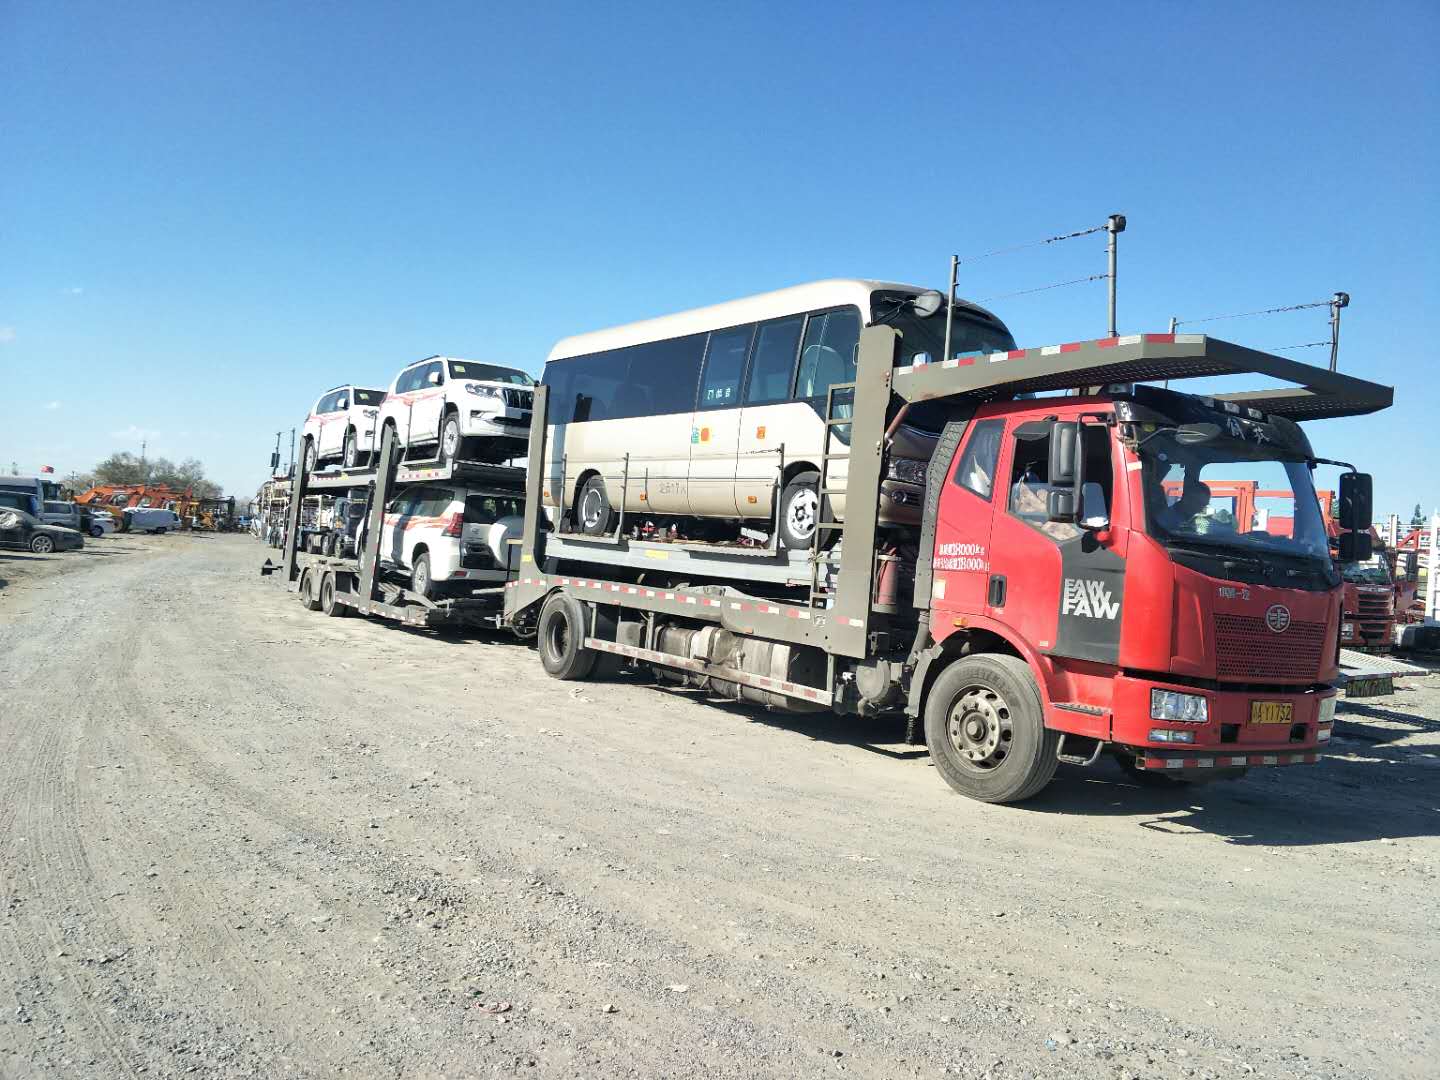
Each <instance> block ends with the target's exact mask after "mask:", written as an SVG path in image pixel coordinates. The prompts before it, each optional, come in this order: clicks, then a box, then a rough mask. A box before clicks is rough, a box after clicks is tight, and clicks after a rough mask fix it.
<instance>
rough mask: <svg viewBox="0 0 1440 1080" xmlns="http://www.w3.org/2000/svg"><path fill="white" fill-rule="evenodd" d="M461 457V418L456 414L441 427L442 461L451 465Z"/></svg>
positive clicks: (452, 414)
mask: <svg viewBox="0 0 1440 1080" xmlns="http://www.w3.org/2000/svg"><path fill="white" fill-rule="evenodd" d="M459 456H460V418H459V417H458V416H456V415H455V414H454V413H451V414H450V415H449V416H447V417H445V423H444V424H442V425H441V427H440V460H441V462H442V463H444V464H446V465H449V464H450V463H451V462H453V461H454V460H455V459H456V458H457V457H459Z"/></svg>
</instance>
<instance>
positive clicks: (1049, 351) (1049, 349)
mask: <svg viewBox="0 0 1440 1080" xmlns="http://www.w3.org/2000/svg"><path fill="white" fill-rule="evenodd" d="M1040 355H1041V356H1059V355H1060V346H1059V345H1046V346H1045V347H1044V348H1043V349H1041V350H1040Z"/></svg>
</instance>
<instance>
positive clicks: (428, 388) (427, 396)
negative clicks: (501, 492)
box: [376, 356, 535, 463]
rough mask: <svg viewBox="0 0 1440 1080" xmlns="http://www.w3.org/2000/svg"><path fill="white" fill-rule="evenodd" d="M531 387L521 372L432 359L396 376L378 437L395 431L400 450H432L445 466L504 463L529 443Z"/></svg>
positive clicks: (506, 368) (470, 361) (411, 455)
mask: <svg viewBox="0 0 1440 1080" xmlns="http://www.w3.org/2000/svg"><path fill="white" fill-rule="evenodd" d="M534 386H535V380H534V379H533V378H531V377H530V376H529V375H527V374H525V372H523V371H521V370H520V369H519V368H511V367H501V366H500V365H498V364H481V363H477V362H475V361H473V360H455V359H452V358H451V357H448V356H432V357H429V358H428V359H425V360H421V361H419V362H418V363H414V364H411V365H410V366H409V367H407V368H406V369H405V370H404V371H402V372H400V374H399V375H397V376H395V381H394V382H393V383H391V384H390V389H389V390H388V391H386V394H385V402H384V404H382V405H381V406H380V434H381V437H382V438H383V437H384V430H385V427H386V426H389V427H393V428H394V429H395V435H396V437H397V438H398V439H399V444H400V446H401V448H402V449H405V450H410V449H412V448H415V447H431V448H433V450H434V452H433V454H431V455H428V456H431V457H436V458H439V459H440V460H441V461H445V462H450V461H454V460H455V459H456V458H468V459H470V460H474V461H484V462H491V463H494V462H500V461H507V460H509V459H510V458H513V457H519V456H520V455H521V454H523V453H525V448H526V447H527V446H528V445H529V442H530V409H531V406H532V405H533V404H534V401H535V391H534V389H533V387H534ZM376 445H377V446H378V445H379V444H378V443H377V444H376ZM407 456H410V457H414V456H415V455H413V454H409V455H407Z"/></svg>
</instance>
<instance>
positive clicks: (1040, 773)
mask: <svg viewBox="0 0 1440 1080" xmlns="http://www.w3.org/2000/svg"><path fill="white" fill-rule="evenodd" d="M1059 742H1060V734H1059V732H1056V731H1048V730H1046V728H1045V719H1044V712H1043V710H1042V709H1041V706H1040V691H1039V688H1038V687H1037V686H1036V685H1035V678H1034V676H1033V675H1031V674H1030V668H1029V665H1027V664H1026V663H1025V661H1023V660H1021V659H1020V658H1019V657H1015V656H1006V655H1003V654H998V653H981V654H979V655H977V656H967V657H964V658H963V659H961V660H957V661H955V663H953V664H951V665H950V666H949V667H947V668H946V669H945V670H944V671H942V672H941V673H940V676H939V678H937V679H936V680H935V685H934V686H932V687H931V688H930V694H929V698H928V700H927V701H926V703H925V743H926V745H927V746H929V748H930V757H931V760H933V761H934V762H935V768H936V769H938V770H939V772H940V775H941V777H943V778H944V780H945V782H946V783H947V784H949V785H950V786H951V787H952V788H954V789H955V790H956V791H958V792H960V794H962V795H968V796H969V797H970V798H972V799H978V800H979V801H981V802H992V803H1006V802H1019V801H1020V800H1022V799H1028V798H1029V797H1030V796H1032V795H1034V794H1035V793H1036V792H1038V791H1039V790H1040V789H1041V788H1043V787H1044V786H1045V785H1046V784H1048V783H1049V782H1050V778H1051V777H1052V776H1054V775H1055V768H1056V766H1057V765H1058V764H1059V761H1058V759H1057V758H1056V756H1055V752H1056V750H1057V748H1058V746H1059Z"/></svg>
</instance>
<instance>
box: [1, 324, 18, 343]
mask: <svg viewBox="0 0 1440 1080" xmlns="http://www.w3.org/2000/svg"><path fill="white" fill-rule="evenodd" d="M14 340H15V327H13V326H0V345H9V344H10V342H12V341H14Z"/></svg>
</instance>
